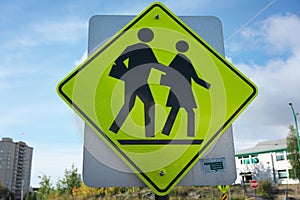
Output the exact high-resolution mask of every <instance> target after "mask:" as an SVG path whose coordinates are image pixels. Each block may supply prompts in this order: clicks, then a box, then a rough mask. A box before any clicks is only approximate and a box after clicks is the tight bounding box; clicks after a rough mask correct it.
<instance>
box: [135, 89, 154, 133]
mask: <svg viewBox="0 0 300 200" xmlns="http://www.w3.org/2000/svg"><path fill="white" fill-rule="evenodd" d="M138 96H139V98H140V99H141V101H142V102H143V103H144V119H145V132H146V133H145V135H146V137H154V134H155V133H154V132H155V108H154V105H155V104H154V99H153V96H152V93H151V90H150V88H149V87H148V86H143V87H141V88H140V89H139V90H138Z"/></svg>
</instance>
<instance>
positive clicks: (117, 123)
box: [109, 93, 136, 133]
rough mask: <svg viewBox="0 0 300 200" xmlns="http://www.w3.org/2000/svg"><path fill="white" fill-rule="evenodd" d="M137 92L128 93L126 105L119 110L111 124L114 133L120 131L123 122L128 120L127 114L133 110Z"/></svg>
mask: <svg viewBox="0 0 300 200" xmlns="http://www.w3.org/2000/svg"><path fill="white" fill-rule="evenodd" d="M135 96H136V95H135V94H134V93H133V94H127V95H126V96H125V102H124V105H123V106H122V108H121V110H120V111H119V113H118V115H117V117H116V118H115V120H114V121H113V123H112V124H111V126H110V128H109V130H111V131H112V132H114V133H118V132H119V130H120V128H121V126H122V124H123V123H124V121H125V120H126V118H127V116H128V115H129V113H130V111H131V110H132V108H133V106H134V101H135Z"/></svg>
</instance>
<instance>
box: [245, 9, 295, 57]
mask: <svg viewBox="0 0 300 200" xmlns="http://www.w3.org/2000/svg"><path fill="white" fill-rule="evenodd" d="M241 33H242V35H243V36H244V38H246V39H249V40H250V41H251V42H253V43H254V44H257V43H263V44H264V50H266V51H267V52H268V53H271V54H276V55H278V54H283V53H284V54H285V53H295V52H298V51H299V49H300V39H299V35H300V18H299V17H297V15H291V14H287V15H275V16H272V17H270V18H268V19H266V20H264V21H262V22H259V23H257V24H256V25H255V27H254V28H247V29H245V30H243V31H242V32H241ZM258 48H261V46H258Z"/></svg>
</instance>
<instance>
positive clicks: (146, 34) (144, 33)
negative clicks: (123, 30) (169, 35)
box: [138, 28, 154, 42]
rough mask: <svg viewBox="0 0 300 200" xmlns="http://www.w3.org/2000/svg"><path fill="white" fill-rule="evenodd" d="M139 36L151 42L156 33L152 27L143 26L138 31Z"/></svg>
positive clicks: (141, 39) (143, 40)
mask: <svg viewBox="0 0 300 200" xmlns="http://www.w3.org/2000/svg"><path fill="white" fill-rule="evenodd" d="M138 38H139V40H140V41H142V42H150V41H152V40H153V38H154V33H153V31H152V30H151V29H150V28H142V29H141V30H139V32H138Z"/></svg>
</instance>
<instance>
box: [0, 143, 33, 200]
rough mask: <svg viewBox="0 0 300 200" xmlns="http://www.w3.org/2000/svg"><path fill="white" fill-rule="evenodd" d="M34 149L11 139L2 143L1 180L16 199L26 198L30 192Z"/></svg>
mask: <svg viewBox="0 0 300 200" xmlns="http://www.w3.org/2000/svg"><path fill="white" fill-rule="evenodd" d="M32 152H33V148H32V147H29V146H28V145H27V144H26V143H25V142H21V141H19V142H14V141H13V140H12V139H11V138H2V140H1V141H0V180H1V182H2V185H3V186H4V187H6V188H8V189H9V190H10V191H11V192H12V193H14V194H15V199H21V197H22V196H23V197H25V194H26V193H27V192H28V190H29V186H30V176H31V163H32Z"/></svg>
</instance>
